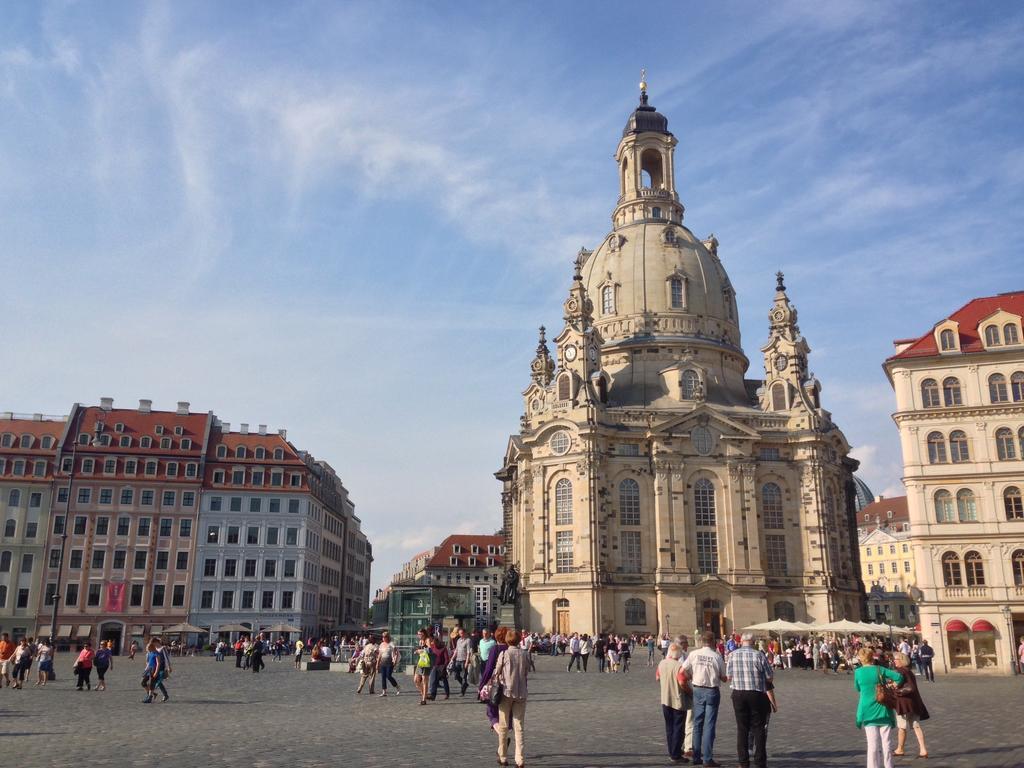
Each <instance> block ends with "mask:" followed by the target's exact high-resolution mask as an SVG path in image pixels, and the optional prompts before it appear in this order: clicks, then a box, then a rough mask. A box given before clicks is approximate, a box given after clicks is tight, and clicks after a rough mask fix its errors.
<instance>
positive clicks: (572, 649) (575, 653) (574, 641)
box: [565, 632, 583, 672]
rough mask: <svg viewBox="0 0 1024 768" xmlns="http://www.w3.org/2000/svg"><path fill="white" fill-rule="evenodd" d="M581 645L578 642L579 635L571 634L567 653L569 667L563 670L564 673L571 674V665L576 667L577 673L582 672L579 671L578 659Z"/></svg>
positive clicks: (576, 633)
mask: <svg viewBox="0 0 1024 768" xmlns="http://www.w3.org/2000/svg"><path fill="white" fill-rule="evenodd" d="M581 645H582V642H581V641H580V636H579V633H578V632H573V633H572V637H570V638H569V653H570V654H571V655H570V656H569V666H568V667H566V668H565V671H566V672H572V665H573V664H575V665H576V671H577V672H582V671H583V670H582V669H580V659H581V658H582V657H581V656H580V648H581Z"/></svg>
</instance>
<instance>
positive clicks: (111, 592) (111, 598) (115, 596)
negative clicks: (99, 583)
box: [103, 581, 126, 613]
mask: <svg viewBox="0 0 1024 768" xmlns="http://www.w3.org/2000/svg"><path fill="white" fill-rule="evenodd" d="M125 586H126V585H125V583H124V582H123V581H111V582H108V583H107V601H106V604H105V605H104V607H103V610H105V611H107V612H109V613H122V612H123V611H124V591H125Z"/></svg>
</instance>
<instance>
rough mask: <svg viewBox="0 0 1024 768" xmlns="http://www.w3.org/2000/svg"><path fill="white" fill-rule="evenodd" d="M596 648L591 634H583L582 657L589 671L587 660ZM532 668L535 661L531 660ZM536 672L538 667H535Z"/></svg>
mask: <svg viewBox="0 0 1024 768" xmlns="http://www.w3.org/2000/svg"><path fill="white" fill-rule="evenodd" d="M593 650H594V644H593V641H592V640H591V639H590V635H583V637H582V638H581V639H580V658H581V659H583V671H584V672H586V671H587V662H588V661H590V654H591V653H592V652H593ZM530 667H531V669H532V668H533V662H532V661H531V662H530ZM533 671H534V672H536V671H537V670H536V669H533Z"/></svg>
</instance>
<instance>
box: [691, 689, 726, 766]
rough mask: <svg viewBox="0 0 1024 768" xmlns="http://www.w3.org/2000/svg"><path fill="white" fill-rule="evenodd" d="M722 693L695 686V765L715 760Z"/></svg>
mask: <svg viewBox="0 0 1024 768" xmlns="http://www.w3.org/2000/svg"><path fill="white" fill-rule="evenodd" d="M721 700H722V693H721V691H719V690H718V689H717V688H700V687H698V686H696V685H695V686H693V764H694V765H700V764H701V763H704V762H707V761H708V760H711V759H713V754H714V749H715V723H716V722H718V705H719V703H720V702H721Z"/></svg>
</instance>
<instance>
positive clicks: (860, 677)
mask: <svg viewBox="0 0 1024 768" xmlns="http://www.w3.org/2000/svg"><path fill="white" fill-rule="evenodd" d="M857 656H858V657H859V658H860V663H861V666H860V668H859V669H858V670H857V671H856V672H854V674H853V688H854V690H856V691H857V693H858V694H859V695H860V701H859V702H858V703H857V727H858V728H863V729H864V734H865V736H867V740H868V765H867V768H892V729H893V728H895V727H896V716H895V715H894V714H893V711H892V710H891V709H889V708H888V707H887V706H885V705H884V704H879V703H878V702H877V701H875V686H876V685H878V684H879V683H881V682H884V681H885V680H892V681H893V682H894V683H896V684H897V685H900V684H901V683H902V682H903V675H901V674H900V673H899V672H894V671H892V670H891V669H886V668H885V667H880V666H877V665H876V664H875V657H874V654H873V653H872V651H871V649H870V648H868V647H866V646H864V647H862V648H861V649H860V650H859V651H857Z"/></svg>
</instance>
